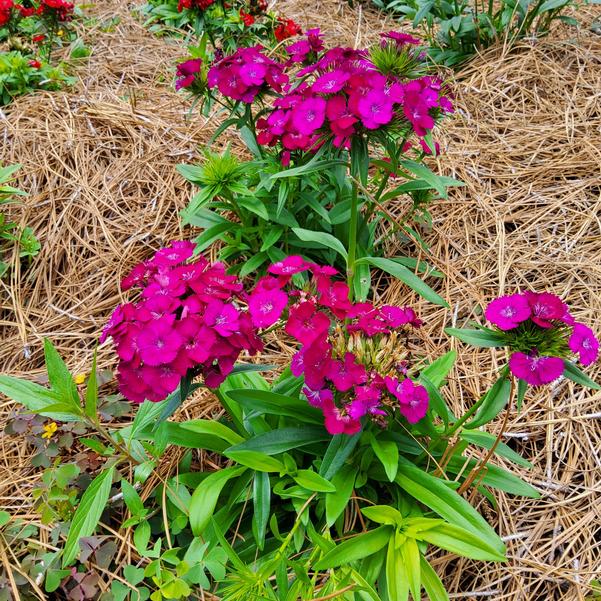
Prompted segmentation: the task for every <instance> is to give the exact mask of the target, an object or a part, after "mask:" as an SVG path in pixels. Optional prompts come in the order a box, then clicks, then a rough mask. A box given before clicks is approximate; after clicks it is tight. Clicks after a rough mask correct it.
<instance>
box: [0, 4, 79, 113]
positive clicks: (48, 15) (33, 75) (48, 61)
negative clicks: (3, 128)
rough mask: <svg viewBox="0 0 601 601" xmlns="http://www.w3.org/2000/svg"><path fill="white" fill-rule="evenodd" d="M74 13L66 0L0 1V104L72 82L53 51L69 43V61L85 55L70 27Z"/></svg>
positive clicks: (65, 66) (73, 79) (74, 9)
mask: <svg viewBox="0 0 601 601" xmlns="http://www.w3.org/2000/svg"><path fill="white" fill-rule="evenodd" d="M78 14H79V13H78V11H76V8H75V4H74V3H72V2H67V1H66V0H39V1H35V2H24V3H23V4H19V3H17V2H15V1H14V0H2V2H0V50H2V52H0V105H6V104H9V103H10V102H11V101H12V99H13V98H15V97H16V96H20V95H22V94H27V93H29V92H31V91H33V90H35V89H44V90H58V89H60V88H61V87H63V86H64V85H72V84H73V83H74V82H75V78H74V77H73V76H72V75H70V74H69V69H68V67H67V64H66V62H64V61H61V60H57V54H58V53H57V49H60V48H62V47H63V46H66V45H69V44H71V45H72V49H71V52H70V56H71V58H73V59H76V58H81V57H83V56H86V55H87V52H88V51H87V49H86V48H85V47H84V46H83V44H81V43H77V36H76V33H75V30H74V28H73V27H72V21H73V19H74V18H75V17H76V16H77V15H78Z"/></svg>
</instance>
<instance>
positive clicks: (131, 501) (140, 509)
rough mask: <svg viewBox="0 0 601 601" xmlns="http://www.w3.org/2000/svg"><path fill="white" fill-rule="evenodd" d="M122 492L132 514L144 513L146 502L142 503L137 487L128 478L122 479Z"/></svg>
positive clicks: (137, 515)
mask: <svg viewBox="0 0 601 601" xmlns="http://www.w3.org/2000/svg"><path fill="white" fill-rule="evenodd" d="M121 492H122V493H123V500H124V501H125V505H126V506H127V508H128V509H129V512H130V513H131V514H132V516H133V517H139V516H141V515H142V514H143V513H144V503H142V499H140V495H138V493H137V491H136V489H135V488H134V487H133V486H132V485H131V484H130V483H129V482H128V481H127V480H121Z"/></svg>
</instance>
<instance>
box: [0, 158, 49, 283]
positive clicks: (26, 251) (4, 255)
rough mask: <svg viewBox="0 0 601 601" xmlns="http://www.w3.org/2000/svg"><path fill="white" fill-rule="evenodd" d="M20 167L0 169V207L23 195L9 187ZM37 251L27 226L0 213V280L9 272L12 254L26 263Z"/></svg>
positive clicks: (35, 243)
mask: <svg viewBox="0 0 601 601" xmlns="http://www.w3.org/2000/svg"><path fill="white" fill-rule="evenodd" d="M20 167H21V166H20V165H10V166H8V167H0V206H3V205H8V204H15V203H18V197H19V196H24V195H25V192H23V191H22V190H19V189H17V188H14V187H13V186H11V185H9V184H10V182H11V181H12V179H13V175H14V174H15V172H16V171H18V170H19V169H20ZM39 250H40V243H39V242H38V240H37V238H36V237H35V235H34V233H33V230H32V229H31V228H30V227H29V226H25V227H20V226H19V224H17V223H16V222H14V221H11V220H10V219H9V218H8V217H7V215H6V214H5V213H4V212H0V278H1V277H3V276H4V275H5V274H6V273H7V271H8V270H9V268H10V264H11V261H12V260H13V259H12V257H11V255H12V254H13V253H17V254H18V258H19V260H20V261H23V262H25V263H26V262H28V261H30V260H31V259H32V258H33V257H35V256H36V255H37V254H38V252H39Z"/></svg>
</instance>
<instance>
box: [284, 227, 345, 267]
mask: <svg viewBox="0 0 601 601" xmlns="http://www.w3.org/2000/svg"><path fill="white" fill-rule="evenodd" d="M292 231H293V232H294V233H295V234H296V235H297V236H298V237H299V238H300V239H301V240H302V241H303V242H317V243H318V244H321V245H322V246H325V247H326V248H331V249H332V250H334V251H336V252H337V253H338V254H339V255H340V256H341V257H342V258H343V259H344V260H345V261H346V260H347V259H348V253H347V252H346V248H344V244H342V242H340V240H338V238H335V237H334V236H332V234H327V233H326V232H312V231H310V230H305V229H303V228H300V227H293V228H292Z"/></svg>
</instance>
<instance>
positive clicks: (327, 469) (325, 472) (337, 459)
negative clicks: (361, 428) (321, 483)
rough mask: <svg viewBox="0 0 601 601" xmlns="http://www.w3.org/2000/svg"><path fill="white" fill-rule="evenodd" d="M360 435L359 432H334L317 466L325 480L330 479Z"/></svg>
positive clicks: (355, 444)
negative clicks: (349, 433) (351, 433)
mask: <svg viewBox="0 0 601 601" xmlns="http://www.w3.org/2000/svg"><path fill="white" fill-rule="evenodd" d="M360 437H361V434H360V433H359V434H355V435H354V436H348V435H346V434H336V435H335V436H333V437H332V440H330V444H329V445H328V448H327V449H326V452H325V454H324V456H323V460H322V462H321V465H320V467H319V474H320V475H321V476H323V477H324V478H326V479H327V480H331V479H332V478H333V477H334V475H335V474H337V473H338V470H339V469H340V468H341V467H342V466H343V465H344V462H345V461H346V460H347V459H348V457H349V455H350V454H351V453H352V452H353V449H354V448H355V447H356V446H357V443H358V442H359V438H360Z"/></svg>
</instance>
